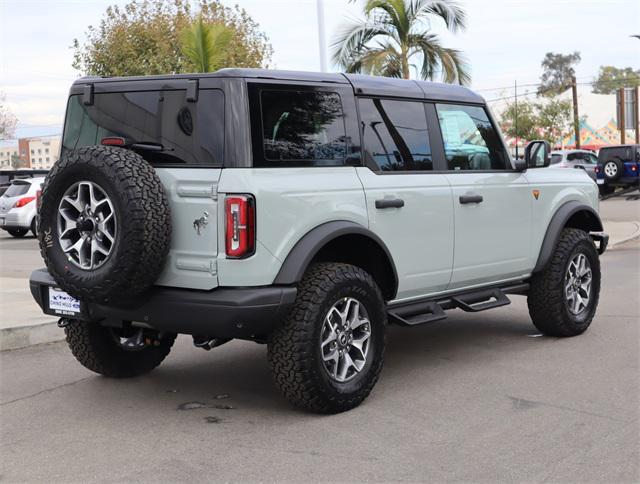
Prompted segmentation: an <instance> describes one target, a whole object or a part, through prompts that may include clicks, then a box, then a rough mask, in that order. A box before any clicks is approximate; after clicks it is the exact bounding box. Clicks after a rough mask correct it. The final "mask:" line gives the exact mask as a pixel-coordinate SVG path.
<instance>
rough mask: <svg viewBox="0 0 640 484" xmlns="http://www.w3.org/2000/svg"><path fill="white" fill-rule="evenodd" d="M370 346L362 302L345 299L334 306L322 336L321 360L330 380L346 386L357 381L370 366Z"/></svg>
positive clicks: (326, 319) (367, 317)
mask: <svg viewBox="0 0 640 484" xmlns="http://www.w3.org/2000/svg"><path fill="white" fill-rule="evenodd" d="M370 346H371V323H370V321H369V315H368V314H367V310H366V309H365V307H364V306H363V305H362V304H361V303H360V301H358V300H357V299H354V298H350V297H345V298H342V299H340V300H339V301H338V302H336V303H335V304H334V305H333V306H331V309H329V311H328V313H327V315H326V316H325V318H324V322H323V325H322V330H321V332H320V351H321V354H322V360H323V364H324V368H325V370H326V371H327V373H328V374H329V376H330V377H331V379H333V380H334V381H336V382H338V383H344V382H347V381H349V380H351V379H353V378H355V377H356V375H358V373H360V372H361V371H362V369H363V368H364V365H365V364H366V362H367V356H368V354H369V349H370Z"/></svg>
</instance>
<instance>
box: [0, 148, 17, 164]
mask: <svg viewBox="0 0 640 484" xmlns="http://www.w3.org/2000/svg"><path fill="white" fill-rule="evenodd" d="M12 158H13V159H16V158H18V145H17V144H6V145H4V144H0V168H2V169H6V168H11V159H12Z"/></svg>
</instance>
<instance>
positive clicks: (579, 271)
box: [564, 252, 593, 315]
mask: <svg viewBox="0 0 640 484" xmlns="http://www.w3.org/2000/svg"><path fill="white" fill-rule="evenodd" d="M592 281H593V274H592V272H591V264H589V259H587V256H586V255H584V254H583V253H581V252H580V253H578V254H576V255H575V256H574V257H573V259H571V262H569V266H568V267H567V272H566V274H565V278H564V291H565V299H566V301H567V307H568V309H569V311H570V312H571V314H574V315H577V314H580V313H581V312H583V311H584V310H585V309H586V308H587V306H588V305H589V300H590V298H591V282H592Z"/></svg>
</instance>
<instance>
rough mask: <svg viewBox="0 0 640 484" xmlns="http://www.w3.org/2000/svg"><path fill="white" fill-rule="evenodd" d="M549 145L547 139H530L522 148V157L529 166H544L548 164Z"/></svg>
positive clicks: (549, 159)
mask: <svg viewBox="0 0 640 484" xmlns="http://www.w3.org/2000/svg"><path fill="white" fill-rule="evenodd" d="M549 153H551V145H550V144H549V143H548V142H547V141H542V140H538V141H532V142H531V143H529V144H528V145H527V147H526V148H525V149H524V159H525V161H526V162H527V166H528V167H529V168H544V167H547V166H549V163H551V158H550V156H549Z"/></svg>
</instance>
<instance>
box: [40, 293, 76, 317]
mask: <svg viewBox="0 0 640 484" xmlns="http://www.w3.org/2000/svg"><path fill="white" fill-rule="evenodd" d="M46 301H47V308H48V309H49V312H50V313H52V314H55V315H58V316H80V315H81V314H82V303H81V302H80V301H79V300H78V299H76V298H74V297H72V296H70V295H69V294H67V293H66V292H65V291H63V290H62V289H60V288H58V287H53V286H49V287H48V289H47V299H46Z"/></svg>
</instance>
